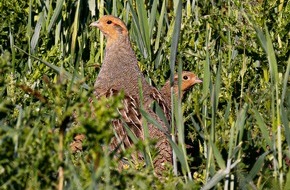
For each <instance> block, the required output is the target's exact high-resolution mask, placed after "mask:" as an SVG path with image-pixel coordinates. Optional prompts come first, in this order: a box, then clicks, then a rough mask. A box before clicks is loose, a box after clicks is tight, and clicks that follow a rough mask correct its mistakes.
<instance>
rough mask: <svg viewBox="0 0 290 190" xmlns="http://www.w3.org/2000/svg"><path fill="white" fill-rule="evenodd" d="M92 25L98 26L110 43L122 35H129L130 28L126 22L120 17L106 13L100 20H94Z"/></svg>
mask: <svg viewBox="0 0 290 190" xmlns="http://www.w3.org/2000/svg"><path fill="white" fill-rule="evenodd" d="M90 26H95V27H98V28H99V29H100V30H101V32H102V33H103V34H104V35H105V36H106V38H107V40H108V43H110V42H113V41H115V40H117V39H119V38H120V37H127V36H128V30H127V27H126V25H125V23H124V22H123V21H122V20H121V19H119V18H118V17H115V16H112V15H105V16H103V17H101V18H100V19H99V20H98V21H96V22H93V23H91V24H90Z"/></svg>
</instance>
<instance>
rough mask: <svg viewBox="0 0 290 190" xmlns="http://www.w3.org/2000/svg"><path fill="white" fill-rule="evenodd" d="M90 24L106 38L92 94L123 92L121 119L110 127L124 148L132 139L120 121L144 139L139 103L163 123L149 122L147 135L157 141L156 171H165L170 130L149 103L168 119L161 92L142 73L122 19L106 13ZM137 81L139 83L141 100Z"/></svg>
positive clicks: (168, 156)
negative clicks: (160, 128) (156, 104)
mask: <svg viewBox="0 0 290 190" xmlns="http://www.w3.org/2000/svg"><path fill="white" fill-rule="evenodd" d="M90 26H95V27H98V28H99V29H100V30H101V32H102V33H103V34H104V35H105V37H106V39H107V43H106V49H105V56H104V61H103V64H102V67H101V69H100V72H99V74H98V76H97V79H96V82H95V85H94V88H95V91H94V94H95V96H96V97H101V96H106V97H109V96H112V95H115V94H117V93H119V92H122V91H123V92H124V94H125V98H124V101H123V104H124V108H123V109H122V110H120V114H121V116H122V120H114V121H113V126H114V128H115V131H116V132H117V134H118V136H119V137H120V139H121V140H123V141H124V145H125V147H129V146H131V141H130V139H129V137H128V135H127V133H126V130H125V128H124V125H123V123H122V122H123V121H125V123H126V124H127V125H128V126H129V128H130V129H131V130H132V131H133V132H134V133H135V135H136V136H137V137H138V138H140V139H144V130H143V127H142V122H143V121H142V120H143V116H142V115H141V114H140V106H141V104H142V105H143V108H144V110H145V111H146V112H148V113H149V115H150V116H151V117H153V118H154V119H155V120H157V121H158V122H159V123H160V124H161V125H162V127H163V131H161V130H159V129H157V128H156V127H155V126H153V125H152V124H149V126H148V128H149V136H150V137H151V138H153V139H155V140H156V141H157V143H156V148H157V150H158V152H159V154H158V156H157V157H156V158H155V159H154V160H153V164H154V168H155V172H156V173H157V174H158V173H159V174H160V173H162V170H164V164H165V163H169V164H172V149H171V146H170V144H169V140H168V136H169V135H170V132H168V131H169V130H168V128H167V126H166V125H165V123H164V122H163V121H162V120H161V119H159V117H158V116H157V115H156V114H155V113H154V112H153V111H152V109H151V108H150V103H151V102H152V101H156V102H157V103H158V104H159V106H160V107H161V108H162V109H163V111H164V113H165V116H167V119H168V120H169V121H170V110H169V108H168V106H167V104H166V102H165V100H164V98H163V97H162V94H161V93H160V92H159V91H158V90H157V89H156V88H154V87H152V86H150V85H149V84H148V83H147V81H146V80H145V78H144V76H143V74H142V73H141V71H140V69H139V67H138V61H137V58H136V55H135V52H134V51H133V49H132V46H131V42H130V39H129V33H128V30H127V27H126V25H125V24H124V22H123V21H122V20H120V19H119V18H117V17H115V16H111V15H106V16H103V17H101V18H100V19H99V20H98V21H96V22H93V23H92V24H91V25H90ZM139 81H140V83H141V86H142V92H143V100H140V95H139V94H140V90H139ZM116 142H118V141H117V140H116V138H115V139H113V140H112V144H111V145H112V147H113V148H116V147H117V143H116Z"/></svg>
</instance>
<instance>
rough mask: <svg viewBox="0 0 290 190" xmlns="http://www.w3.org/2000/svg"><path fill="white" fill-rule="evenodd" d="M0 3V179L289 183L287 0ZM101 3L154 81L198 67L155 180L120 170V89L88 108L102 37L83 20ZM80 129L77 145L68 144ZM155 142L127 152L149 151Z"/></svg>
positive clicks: (77, 185) (15, 184) (33, 185)
mask: <svg viewBox="0 0 290 190" xmlns="http://www.w3.org/2000/svg"><path fill="white" fill-rule="evenodd" d="M0 11H1V16H0V21H1V26H0V31H1V32H0V73H1V75H2V77H0V125H1V127H0V150H1V151H0V189H55V188H57V189H97V188H99V189H200V188H202V189H210V188H213V189H287V188H289V184H290V171H289V165H290V126H289V124H290V122H289V121H290V89H289V85H290V78H289V72H290V33H289V30H290V3H289V2H288V1H284V0H279V1H274V0H268V1H258V0H252V1H250V0H246V1H238V0H232V1H230V0H225V1H221V0H216V1H209V0H205V1H195V0H193V1H190V0H183V1H181V0H167V1H166V0H165V1H146V0H136V1H133V0H126V1H116V0H111V1H103V0H98V1H94V0H88V1H81V0H76V1H72V0H67V1H64V0H57V1H52V0H47V1H39V0H29V1H23V0H21V1H18V0H10V1H1V2H0ZM104 14H113V15H116V16H118V17H120V18H121V19H122V20H124V22H125V23H126V24H127V26H128V28H129V29H130V36H131V41H132V43H133V46H134V49H135V51H136V53H137V56H138V60H139V61H140V62H139V64H140V68H141V70H142V72H143V73H144V75H145V76H146V77H147V78H148V80H149V81H150V82H151V83H152V85H154V86H156V87H158V88H160V87H161V86H162V85H163V84H164V82H165V80H166V79H168V78H169V77H170V76H172V75H170V74H171V73H176V72H180V71H181V70H188V71H193V72H195V73H196V74H197V75H198V76H199V77H200V78H203V83H202V84H201V85H196V86H195V87H194V89H193V90H192V91H190V92H188V93H187V94H186V97H185V98H184V99H183V102H182V104H181V102H180V100H177V101H176V104H175V105H176V106H175V108H174V110H173V117H174V121H175V122H174V124H175V126H176V128H177V130H178V132H177V139H178V143H172V146H173V148H174V151H175V153H176V154H177V158H176V159H177V160H178V163H180V164H179V165H178V170H176V167H175V168H172V167H168V171H167V172H165V173H164V177H163V178H162V179H158V178H157V177H156V176H154V175H153V170H152V168H150V167H145V168H143V167H142V166H143V165H142V163H140V164H136V163H134V164H131V165H130V164H129V165H128V168H126V169H124V170H122V171H121V172H119V171H118V169H117V161H116V158H115V157H114V155H115V153H114V152H113V153H110V151H109V148H108V144H109V142H110V138H111V137H112V136H113V135H114V132H113V130H112V127H111V126H110V123H111V122H110V121H111V119H113V118H117V117H119V115H118V112H117V111H116V108H119V107H121V106H122V105H121V103H120V100H121V99H122V95H120V96H118V97H116V98H113V99H101V100H98V101H96V100H95V101H93V105H94V107H95V111H94V114H95V118H90V117H88V115H90V114H91V109H90V103H89V98H90V97H92V98H93V94H92V90H93V89H92V88H93V84H94V81H95V78H96V76H97V73H98V71H99V68H100V66H101V63H102V58H103V55H104V47H105V40H104V37H103V36H102V35H101V34H100V31H99V30H97V29H94V28H90V27H89V24H90V23H91V22H93V21H95V20H97V19H98V18H99V17H101V16H102V15H104ZM73 115H77V121H75V120H73ZM148 121H150V118H148ZM183 131H184V133H183ZM78 133H84V134H85V135H86V136H87V138H86V140H85V142H84V144H83V148H84V151H82V152H79V153H77V154H72V153H71V152H70V149H69V144H70V143H71V142H72V139H73V136H74V135H75V134H78ZM148 143H149V144H148ZM152 143H154V142H148V141H147V140H145V141H144V142H140V141H138V140H137V141H136V146H135V147H134V148H132V149H130V150H124V151H123V152H122V156H125V157H126V156H128V155H130V154H131V153H132V152H133V151H136V150H143V149H144V147H146V151H145V152H146V153H150V154H151V155H153V156H154V154H155V153H154V150H153V149H152V146H150V144H152ZM148 145H149V146H148ZM185 145H187V146H185ZM186 147H187V148H186ZM129 161H130V160H129ZM129 163H130V162H129ZM176 171H177V172H176Z"/></svg>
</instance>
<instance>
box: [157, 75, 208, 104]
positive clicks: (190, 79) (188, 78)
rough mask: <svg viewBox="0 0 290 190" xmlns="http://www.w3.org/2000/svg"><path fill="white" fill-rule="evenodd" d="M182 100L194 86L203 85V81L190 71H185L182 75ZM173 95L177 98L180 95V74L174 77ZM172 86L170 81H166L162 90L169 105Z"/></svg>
mask: <svg viewBox="0 0 290 190" xmlns="http://www.w3.org/2000/svg"><path fill="white" fill-rule="evenodd" d="M181 77H182V80H181V86H180V88H181V89H180V90H181V98H182V97H183V94H184V93H185V92H186V91H187V90H188V89H190V88H191V87H192V86H194V85H195V84H197V83H201V82H202V80H200V79H199V78H198V77H197V76H196V75H195V74H194V73H192V72H189V71H183V72H182V73H181ZM172 87H173V93H174V95H175V96H176V97H177V95H178V74H176V75H174V78H173V86H172ZM170 88H171V85H170V80H168V81H166V82H165V84H164V86H163V87H162V88H161V90H160V92H161V94H162V95H163V97H164V100H165V101H166V103H167V105H171V91H170Z"/></svg>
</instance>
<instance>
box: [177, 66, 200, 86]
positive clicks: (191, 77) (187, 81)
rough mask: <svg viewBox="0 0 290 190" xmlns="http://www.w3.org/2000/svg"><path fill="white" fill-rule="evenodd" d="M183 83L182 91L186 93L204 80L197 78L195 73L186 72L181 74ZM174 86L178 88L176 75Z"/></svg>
mask: <svg viewBox="0 0 290 190" xmlns="http://www.w3.org/2000/svg"><path fill="white" fill-rule="evenodd" d="M181 77H182V81H181V91H186V90H187V89H189V88H190V87H192V86H193V85H194V84H197V83H201V82H202V80H200V79H199V78H198V77H197V76H195V74H194V73H192V72H188V71H184V72H182V74H181ZM174 86H176V87H177V88H178V75H177V74H176V75H174Z"/></svg>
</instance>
